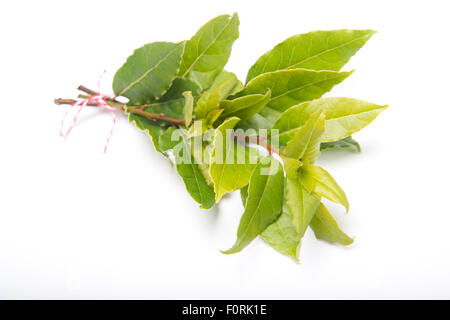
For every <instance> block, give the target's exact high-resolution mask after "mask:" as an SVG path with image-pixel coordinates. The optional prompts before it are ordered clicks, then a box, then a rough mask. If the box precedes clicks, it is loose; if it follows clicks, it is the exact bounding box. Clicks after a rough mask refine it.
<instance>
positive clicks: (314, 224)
mask: <svg viewBox="0 0 450 320" xmlns="http://www.w3.org/2000/svg"><path fill="white" fill-rule="evenodd" d="M310 227H311V229H312V230H313V231H314V234H315V236H316V238H317V239H319V240H324V241H327V242H329V243H339V244H342V245H344V246H348V245H351V244H352V243H353V239H352V238H350V237H349V236H348V235H346V234H345V233H344V232H343V231H342V230H341V229H340V228H339V225H338V224H337V222H336V220H335V219H334V218H333V216H332V215H331V213H330V211H328V209H327V208H326V207H325V206H324V205H323V204H322V203H321V204H320V205H319V208H318V209H317V211H316V214H315V215H314V217H313V218H312V220H311V224H310Z"/></svg>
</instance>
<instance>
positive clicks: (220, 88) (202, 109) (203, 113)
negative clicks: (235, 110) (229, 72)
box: [195, 78, 238, 119]
mask: <svg viewBox="0 0 450 320" xmlns="http://www.w3.org/2000/svg"><path fill="white" fill-rule="evenodd" d="M236 81H238V80H237V79H236V78H227V79H224V80H223V81H221V82H218V83H217V84H215V85H213V86H211V87H210V88H209V89H208V90H206V91H204V92H203V93H202V95H201V96H200V98H199V99H198V102H197V105H196V107H195V115H196V118H197V119H202V118H206V117H207V116H208V114H209V113H210V112H211V111H214V110H217V109H219V105H220V101H222V100H223V99H224V98H225V97H227V96H228V94H229V92H230V90H232V89H230V86H231V85H235V84H236Z"/></svg>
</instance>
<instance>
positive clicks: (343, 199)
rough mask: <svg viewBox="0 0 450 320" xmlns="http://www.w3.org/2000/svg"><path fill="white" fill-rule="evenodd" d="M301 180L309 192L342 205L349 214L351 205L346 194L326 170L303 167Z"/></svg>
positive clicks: (315, 167)
mask: <svg viewBox="0 0 450 320" xmlns="http://www.w3.org/2000/svg"><path fill="white" fill-rule="evenodd" d="M299 179H300V182H301V183H302V185H303V187H305V188H306V189H307V190H309V191H314V192H315V193H317V194H319V195H321V196H322V197H324V198H327V199H328V200H330V201H333V202H336V203H340V204H342V205H343V206H344V207H345V209H346V210H347V212H348V209H349V204H348V200H347V196H346V195H345V192H344V191H343V190H342V189H341V187H339V185H338V184H337V182H336V180H334V178H333V177H332V176H331V175H330V174H329V173H328V172H327V171H326V170H325V169H323V168H321V167H318V166H314V165H306V166H303V167H302V168H301V174H300V177H299Z"/></svg>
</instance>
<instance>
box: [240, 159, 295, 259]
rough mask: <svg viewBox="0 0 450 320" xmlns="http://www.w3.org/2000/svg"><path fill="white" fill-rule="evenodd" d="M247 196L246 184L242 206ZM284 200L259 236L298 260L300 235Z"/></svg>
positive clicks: (242, 196) (242, 190) (242, 195)
mask: <svg viewBox="0 0 450 320" xmlns="http://www.w3.org/2000/svg"><path fill="white" fill-rule="evenodd" d="M295 161H297V160H295ZM285 166H286V162H285ZM247 197H248V185H247V186H245V187H243V188H241V200H242V204H243V205H244V207H245V202H246V201H247ZM285 202H286V201H284V204H283V208H282V211H281V214H280V216H279V217H278V218H277V219H276V220H275V222H273V223H272V224H270V225H269V226H268V227H267V228H266V230H264V231H263V232H262V233H261V238H263V239H264V241H266V242H267V243H268V244H269V245H270V246H272V247H273V248H274V249H275V250H277V251H278V252H281V253H282V254H285V255H287V256H289V257H291V258H292V259H294V260H295V261H298V258H297V252H298V247H299V246H300V240H301V237H299V235H298V234H297V231H295V227H294V224H293V223H292V215H291V213H290V212H289V210H288V208H287V206H286V203H285Z"/></svg>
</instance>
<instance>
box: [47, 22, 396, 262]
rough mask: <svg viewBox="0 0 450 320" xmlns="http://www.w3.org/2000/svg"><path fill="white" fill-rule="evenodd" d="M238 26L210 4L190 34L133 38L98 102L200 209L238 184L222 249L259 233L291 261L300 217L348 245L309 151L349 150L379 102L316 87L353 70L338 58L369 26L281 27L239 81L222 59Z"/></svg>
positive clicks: (332, 191)
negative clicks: (239, 208)
mask: <svg viewBox="0 0 450 320" xmlns="http://www.w3.org/2000/svg"><path fill="white" fill-rule="evenodd" d="M238 28H239V18H238V15H237V14H233V15H232V16H229V15H221V16H218V17H216V18H214V19H212V20H211V21H209V22H208V23H206V24H205V25H204V26H202V27H201V28H200V29H199V31H198V32H197V33H196V34H195V35H194V36H193V37H192V38H191V39H189V40H186V41H181V42H178V43H171V42H153V43H149V44H146V45H144V46H143V47H141V48H138V49H136V50H135V51H134V53H133V54H132V55H131V56H130V57H129V58H128V59H127V60H126V62H125V63H124V65H123V66H122V67H121V68H120V69H119V70H118V71H117V73H116V74H115V77H114V81H113V90H114V93H115V94H116V96H123V97H126V98H128V102H127V103H126V104H124V103H121V102H119V101H118V100H117V99H116V98H111V99H108V100H107V102H108V104H110V105H111V106H113V107H116V108H119V109H121V110H122V111H124V112H125V113H127V114H128V117H129V120H130V122H133V123H135V125H136V127H137V128H139V129H141V130H143V131H145V132H147V133H148V134H149V136H151V138H152V140H153V143H154V146H155V149H156V150H157V151H158V152H160V153H162V154H163V155H164V156H167V157H170V158H171V159H172V160H173V161H174V162H175V165H176V171H177V173H178V174H179V175H180V177H181V179H182V181H183V182H184V184H185V186H186V189H187V191H188V193H189V194H190V195H191V196H192V198H193V199H194V200H195V201H196V202H198V203H199V204H200V207H201V208H205V209H209V208H211V207H213V206H214V205H215V204H216V203H218V202H219V201H220V200H221V199H222V197H223V196H224V195H225V194H227V193H230V192H233V191H237V190H240V192H241V197H242V201H243V205H244V211H243V214H242V217H241V220H240V223H239V228H238V231H237V239H236V241H235V243H234V245H233V246H232V247H231V248H230V249H228V250H226V251H223V252H224V253H226V254H231V253H236V252H239V251H241V250H243V249H244V248H245V247H246V246H247V245H249V244H250V243H251V242H252V241H253V240H254V239H255V238H256V237H258V236H260V237H261V238H262V239H264V240H265V241H266V242H267V243H268V244H269V245H270V246H272V247H273V248H274V249H275V250H277V251H279V252H280V253H282V254H285V255H288V256H290V257H291V258H293V259H294V260H296V261H297V260H298V247H299V245H300V243H301V240H302V238H303V236H304V234H305V232H306V230H307V229H308V227H310V228H311V229H312V231H313V232H314V234H315V235H316V237H317V239H320V240H324V241H327V242H330V243H338V244H341V245H349V244H351V243H352V242H353V239H352V238H350V237H349V236H347V235H346V234H345V233H344V232H343V231H342V230H341V229H340V228H339V226H338V224H337V222H336V220H335V219H334V218H333V216H332V215H331V213H330V212H329V210H328V209H327V208H326V207H325V205H324V203H323V202H322V199H323V198H325V199H328V200H330V201H332V202H336V203H338V204H341V205H342V206H343V207H344V208H345V209H346V211H347V212H348V211H349V202H348V199H347V196H346V195H345V193H344V191H343V190H342V189H341V187H340V186H339V185H338V184H337V182H336V181H335V179H334V178H333V177H332V176H331V175H330V173H328V172H327V171H326V170H325V169H324V168H322V167H319V166H317V165H316V164H315V162H316V160H317V158H318V157H319V156H320V152H321V151H322V150H326V149H354V150H357V151H360V146H359V144H358V142H356V141H355V140H354V139H353V138H352V136H353V135H354V134H355V133H357V132H358V131H359V130H361V129H363V128H364V127H366V126H367V125H368V124H370V123H371V122H372V121H373V120H374V119H375V118H376V117H377V116H378V115H379V114H380V112H381V111H383V110H384V109H386V107H387V106H385V105H377V104H374V103H369V102H365V101H361V100H357V99H352V98H345V97H337V98H322V96H323V95H324V94H325V93H327V92H329V91H330V90H331V89H332V88H333V87H334V86H335V85H338V84H339V83H341V82H342V81H344V80H345V79H346V78H347V77H348V76H350V75H351V74H352V71H341V68H342V67H343V66H344V65H345V64H346V63H347V62H348V61H349V59H350V58H351V57H352V56H353V55H354V54H355V53H356V52H357V51H358V50H359V49H360V48H361V47H362V46H363V45H364V44H365V43H366V42H367V40H368V39H369V38H370V37H371V36H372V35H373V34H374V33H375V32H374V31H372V30H346V29H342V30H333V31H315V32H310V33H306V34H299V35H295V36H292V37H290V38H288V39H286V40H285V41H283V42H281V43H279V44H278V45H276V46H275V47H274V48H273V49H272V50H270V51H268V52H266V53H265V54H264V55H262V56H261V57H260V58H259V59H257V60H256V62H255V63H254V65H253V66H252V67H251V68H250V70H249V72H248V74H247V78H246V85H245V86H244V85H243V83H242V82H241V81H239V79H238V78H237V77H236V75H235V74H233V73H232V72H229V71H226V70H224V67H225V65H226V63H227V61H228V58H229V57H230V54H231V48H232V46H233V43H234V41H235V40H236V39H237V38H238V36H239V30H238ZM85 91H86V90H85ZM87 92H88V93H89V94H90V95H93V94H95V93H92V92H90V91H87ZM73 101H75V100H70V99H57V100H56V101H55V102H56V103H58V104H64V103H72V102H73ZM244 130H247V131H244ZM249 130H250V131H249ZM261 130H266V131H261ZM249 132H250V133H249ZM261 132H266V134H261ZM264 150H265V152H264ZM275 154H278V155H277V156H275Z"/></svg>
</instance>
